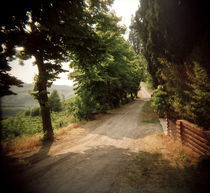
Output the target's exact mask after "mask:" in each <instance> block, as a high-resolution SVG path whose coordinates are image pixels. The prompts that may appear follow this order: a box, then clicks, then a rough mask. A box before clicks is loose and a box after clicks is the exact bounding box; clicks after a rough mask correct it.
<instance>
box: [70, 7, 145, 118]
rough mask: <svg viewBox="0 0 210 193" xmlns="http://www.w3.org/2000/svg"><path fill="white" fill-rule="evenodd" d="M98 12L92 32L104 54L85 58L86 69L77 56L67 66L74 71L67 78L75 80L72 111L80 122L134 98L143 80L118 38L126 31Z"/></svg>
mask: <svg viewBox="0 0 210 193" xmlns="http://www.w3.org/2000/svg"><path fill="white" fill-rule="evenodd" d="M100 13H101V16H100V17H98V18H97V22H96V25H95V31H96V33H97V35H98V37H99V40H100V43H101V46H102V48H103V49H105V50H106V52H104V53H102V54H100V55H99V56H100V57H98V58H99V59H98V60H94V58H92V56H91V55H89V56H87V58H86V65H85V68H84V67H83V66H82V65H81V61H80V60H78V59H77V58H76V57H75V58H74V59H73V61H72V62H71V64H70V65H71V68H74V72H72V73H70V78H72V79H74V81H75V86H76V93H77V95H78V98H77V99H75V105H74V106H75V107H74V109H72V111H74V112H75V116H76V117H77V118H79V119H81V118H86V119H88V118H90V117H91V115H92V114H93V113H96V112H100V111H104V110H106V109H110V108H115V107H117V106H119V105H120V104H122V103H125V102H127V101H128V100H129V99H128V96H130V98H132V99H134V97H135V96H136V95H137V91H138V89H139V83H140V81H141V78H142V77H141V71H142V67H141V64H140V63H139V58H138V56H137V55H136V53H135V51H134V50H133V48H132V47H131V46H130V45H129V43H128V42H127V41H125V40H124V39H123V37H122V36H121V35H122V34H123V33H124V32H125V28H124V27H122V26H120V25H118V22H119V18H118V17H116V16H115V15H113V14H110V13H109V12H108V11H107V10H106V11H104V12H100ZM81 111H82V112H81Z"/></svg>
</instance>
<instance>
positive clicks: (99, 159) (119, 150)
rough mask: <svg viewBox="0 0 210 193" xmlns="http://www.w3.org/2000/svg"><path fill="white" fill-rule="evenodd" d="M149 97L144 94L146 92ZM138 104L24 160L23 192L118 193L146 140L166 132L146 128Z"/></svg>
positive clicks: (20, 183) (101, 118)
mask: <svg viewBox="0 0 210 193" xmlns="http://www.w3.org/2000/svg"><path fill="white" fill-rule="evenodd" d="M144 93H145V89H144ZM147 100H148V99H138V100H136V101H134V102H132V103H130V104H127V105H124V106H122V107H121V108H118V109H115V110H112V111H109V112H108V113H107V114H105V115H101V116H99V117H98V118H96V120H93V121H89V122H87V123H85V124H83V125H82V126H81V127H78V128H76V129H73V130H72V132H71V133H70V134H68V135H66V136H65V137H64V138H63V139H60V140H57V141H55V142H54V143H53V144H48V145H45V146H43V147H42V148H41V149H40V150H39V151H38V152H37V153H35V154H34V155H31V156H30V157H27V156H25V157H24V156H23V157H22V162H24V165H26V166H24V169H23V168H21V170H20V171H19V172H17V173H16V175H15V176H14V179H15V181H16V182H17V184H18V188H21V192H34V193H38V192H39V193H103V192H115V191H114V190H115V189H116V187H117V186H118V185H117V184H116V178H117V177H118V175H119V173H120V172H121V171H122V170H123V169H124V167H125V164H126V163H127V162H128V161H129V160H130V159H132V158H133V157H134V156H135V155H136V154H137V152H138V151H140V150H141V147H142V146H144V144H143V142H142V139H143V138H144V137H145V136H147V135H149V134H153V133H160V132H162V128H161V126H160V124H159V123H156V124H142V123H141V122H140V117H141V111H142V107H143V105H144V103H145V101H147Z"/></svg>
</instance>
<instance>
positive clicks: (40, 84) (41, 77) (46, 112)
mask: <svg viewBox="0 0 210 193" xmlns="http://www.w3.org/2000/svg"><path fill="white" fill-rule="evenodd" d="M35 58H36V62H37V67H38V72H39V74H38V79H37V82H36V87H37V90H38V97H37V100H38V102H39V105H40V108H41V116H42V126H43V132H44V140H47V141H50V140H53V138H54V133H53V128H52V123H51V114H50V107H49V104H48V96H47V71H46V66H45V65H44V62H43V58H42V56H40V55H37V56H35Z"/></svg>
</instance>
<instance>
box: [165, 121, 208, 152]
mask: <svg viewBox="0 0 210 193" xmlns="http://www.w3.org/2000/svg"><path fill="white" fill-rule="evenodd" d="M167 127H168V135H169V136H170V137H171V138H172V139H174V140H179V141H180V142H181V143H182V144H183V145H186V146H188V147H189V148H191V149H192V150H193V151H195V152H197V153H199V154H201V155H210V131H203V130H202V129H201V128H199V127H197V126H196V125H194V124H192V123H190V122H188V121H186V120H177V121H172V120H170V119H167Z"/></svg>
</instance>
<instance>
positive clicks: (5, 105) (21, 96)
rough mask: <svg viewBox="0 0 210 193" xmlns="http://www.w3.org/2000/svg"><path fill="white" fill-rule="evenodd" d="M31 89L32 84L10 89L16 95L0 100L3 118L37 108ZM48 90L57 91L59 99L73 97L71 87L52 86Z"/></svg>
mask: <svg viewBox="0 0 210 193" xmlns="http://www.w3.org/2000/svg"><path fill="white" fill-rule="evenodd" d="M33 87H34V85H33V84H24V85H23V87H12V88H11V90H12V91H14V92H15V93H17V95H9V96H5V97H3V98H2V114H3V117H7V116H14V115H16V114H17V113H22V112H24V111H25V110H28V109H30V108H33V107H35V106H38V102H37V101H35V100H34V98H33V97H32V96H31V95H30V92H31V91H32V90H33ZM48 90H49V92H51V91H53V90H57V91H58V93H59V95H60V97H61V99H63V98H64V99H67V98H70V97H72V96H74V91H73V87H72V86H66V85H52V86H51V88H49V89H48Z"/></svg>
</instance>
